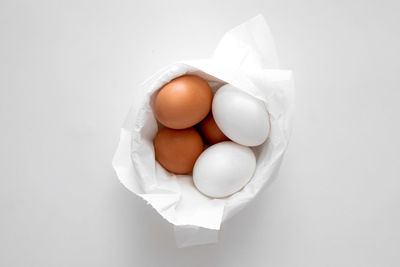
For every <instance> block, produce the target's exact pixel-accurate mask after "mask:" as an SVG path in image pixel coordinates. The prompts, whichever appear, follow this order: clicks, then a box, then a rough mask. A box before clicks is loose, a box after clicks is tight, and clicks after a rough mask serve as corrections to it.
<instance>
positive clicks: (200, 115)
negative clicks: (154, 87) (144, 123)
mask: <svg viewBox="0 0 400 267" xmlns="http://www.w3.org/2000/svg"><path fill="white" fill-rule="evenodd" d="M212 97H213V93H212V91H211V87H210V86H209V85H208V83H207V82H206V81H205V80H204V79H202V78H200V77H197V76H194V75H183V76H180V77H178V78H176V79H174V80H172V81H171V82H169V83H167V84H166V85H164V86H163V87H162V88H161V89H160V91H159V92H158V94H157V96H156V99H155V102H154V113H155V115H156V118H157V120H158V121H159V122H160V123H161V124H163V125H164V126H166V127H169V128H172V129H184V128H188V127H191V126H193V125H195V124H197V123H198V122H200V121H201V120H202V119H204V118H205V117H206V116H207V114H208V113H209V111H210V109H211V102H212Z"/></svg>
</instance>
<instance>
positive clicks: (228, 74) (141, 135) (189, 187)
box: [113, 15, 294, 247]
mask: <svg viewBox="0 0 400 267" xmlns="http://www.w3.org/2000/svg"><path fill="white" fill-rule="evenodd" d="M186 73H190V74H194V75H197V76H200V77H202V78H204V79H205V80H207V82H208V83H209V84H210V86H211V87H212V88H213V90H214V91H215V90H217V89H218V88H219V87H220V86H222V85H223V84H225V83H230V84H232V85H233V86H235V87H237V88H239V89H240V90H243V91H245V92H247V93H249V94H251V95H253V96H254V97H256V98H258V99H260V100H262V101H264V103H265V105H266V107H267V108H268V111H269V113H270V122H271V132H270V136H269V138H268V139H267V141H266V142H265V143H264V144H262V145H260V146H259V147H256V148H254V151H255V152H256V156H257V166H256V170H255V173H254V176H253V178H252V179H251V180H250V182H249V183H248V184H247V185H246V186H245V187H244V188H243V189H242V190H241V191H239V192H237V193H235V194H233V195H232V196H230V197H227V198H223V199H212V198H208V197H206V196H204V195H202V194H201V193H200V192H199V191H197V189H196V188H195V187H194V185H193V181H192V177H191V176H189V175H174V174H171V173H169V172H167V171H166V170H165V169H164V168H162V167H161V166H160V164H158V162H156V161H155V157H154V148H153V139H154V137H155V135H156V133H157V130H158V125H157V121H156V119H155V116H154V113H153V109H152V107H153V103H154V97H155V95H156V93H157V91H158V89H160V88H161V87H162V86H163V85H164V84H166V83H168V82H169V81H171V80H172V79H174V78H176V77H178V76H181V75H183V74H186ZM137 92H138V95H137V98H136V99H137V100H138V101H139V102H138V103H134V104H133V105H132V107H131V110H130V112H129V114H128V116H127V118H126V121H125V123H124V125H123V127H122V129H121V136H120V143H119V145H118V148H117V151H116V154H115V156H114V159H113V166H114V169H115V171H116V173H117V175H118V178H119V180H120V181H121V183H122V184H123V185H124V186H125V187H127V188H128V189H129V190H130V191H132V192H133V193H135V194H137V195H138V196H140V197H142V198H143V199H145V200H146V201H147V202H148V203H149V204H150V205H151V206H152V207H153V208H154V209H156V210H157V212H158V213H159V214H160V215H161V216H162V217H163V218H164V219H166V220H167V221H168V222H170V223H171V224H173V225H174V233H175V239H176V243H177V246H178V247H185V246H193V245H200V244H207V243H215V242H217V241H218V232H219V230H220V227H221V224H222V222H223V221H225V220H227V219H229V218H230V217H231V216H233V215H234V214H236V213H237V212H238V211H239V210H240V209H241V208H243V207H244V206H246V205H247V204H248V203H249V201H251V200H252V199H253V198H254V197H255V196H256V195H257V193H258V192H259V191H260V190H261V188H262V187H263V186H264V185H265V184H266V183H267V182H268V181H270V180H271V179H273V178H275V177H276V175H277V173H278V170H279V167H280V163H281V161H282V157H283V154H284V152H285V150H286V147H287V145H288V141H289V136H290V132H291V117H292V113H293V108H294V83H293V79H292V73H291V71H289V70H281V69H279V64H278V57H277V54H276V49H275V45H274V41H273V38H272V35H271V33H270V30H269V28H268V25H267V24H266V22H265V20H264V18H263V17H262V16H261V15H258V16H256V17H254V18H252V19H250V20H249V21H247V22H245V23H243V24H241V25H239V26H237V27H235V28H234V29H232V30H231V31H229V32H227V33H226V34H225V35H224V36H223V38H222V39H221V41H220V42H219V44H218V46H217V48H216V50H215V52H214V55H213V57H212V58H210V59H205V60H195V61H184V62H178V63H174V64H171V65H169V66H167V67H165V68H164V69H162V70H160V71H158V72H157V73H155V74H154V75H153V76H151V77H150V78H149V79H147V80H146V81H145V82H144V83H142V84H141V85H140V86H139V88H138V90H137Z"/></svg>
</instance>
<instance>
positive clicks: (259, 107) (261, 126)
mask: <svg viewBox="0 0 400 267" xmlns="http://www.w3.org/2000/svg"><path fill="white" fill-rule="evenodd" d="M212 113H213V116H214V120H215V122H216V123H217V125H218V128H219V129H220V130H221V131H222V132H223V133H224V134H225V135H226V136H227V137H228V138H229V139H231V140H233V141H235V142H236V143H238V144H241V145H244V146H258V145H261V144H262V143H264V142H265V140H266V139H267V137H268V134H269V115H268V112H267V109H266V105H265V103H264V102H262V101H260V100H259V99H255V98H254V97H252V96H250V95H249V94H247V93H245V92H243V91H240V90H238V89H237V88H235V87H233V86H232V85H230V84H226V85H224V86H222V87H221V88H220V89H219V90H218V91H217V92H216V93H215V96H214V98H213V102H212ZM232 118H234V119H232Z"/></svg>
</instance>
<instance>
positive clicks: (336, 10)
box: [0, 0, 400, 266]
mask: <svg viewBox="0 0 400 267" xmlns="http://www.w3.org/2000/svg"><path fill="white" fill-rule="evenodd" d="M181 3H183V1H181ZM185 3H187V2H185ZM211 6H212V8H211ZM399 8H400V6H399V3H398V2H397V1H362V2H359V1H352V2H349V1H294V0H293V1H281V2H272V1H246V4H243V2H242V1H229V4H228V1H224V2H222V1H218V3H216V2H215V1H202V2H201V3H200V2H193V4H191V5H189V4H184V5H179V3H178V2H176V1H172V2H171V1H168V3H167V2H165V3H158V4H155V3H154V2H153V1H149V2H146V3H144V2H143V3H135V2H132V1H113V2H111V1H109V2H99V1H72V2H71V1H64V2H62V3H60V2H58V3H57V2H55V1H48V2H44V1H34V2H31V1H25V2H23V1H2V2H0V21H1V23H0V39H1V42H0V59H1V60H0V122H1V126H2V128H1V129H2V130H1V132H0V148H1V149H0V162H1V171H2V176H1V179H0V210H1V220H0V237H1V239H0V253H1V255H0V265H1V266H188V265H191V266H243V265H247V266H399V265H400V256H399V254H398V250H399V246H400V227H399V225H400V214H399V212H400V194H399V190H400V180H399V173H400V157H399V152H398V151H399V149H400V141H399V136H400V127H399V125H398V114H399V112H400V106H399V104H398V101H399V98H400V91H399V90H398V88H399V84H400V76H399V75H398V70H399V69H400V58H399V53H398V47H400V38H399V36H398V33H399V30H400V29H399V28H400V26H399V17H398V14H399ZM258 13H262V14H264V15H265V17H266V18H267V20H268V23H269V25H270V27H271V30H272V32H273V34H274V37H275V41H276V44H277V48H278V54H279V59H280V63H281V66H282V67H283V68H288V69H293V70H294V73H295V79H296V91H297V101H296V104H297V109H296V110H297V113H296V117H295V125H294V131H293V136H292V139H291V144H290V146H289V150H288V153H287V154H286V158H285V160H284V163H283V165H282V168H281V172H280V177H279V179H278V180H276V181H275V182H274V183H273V184H272V185H271V186H269V187H268V188H267V189H266V190H264V192H262V193H261V195H260V196H259V197H258V199H256V201H254V202H253V203H251V204H250V205H249V206H248V207H247V209H245V210H243V211H242V212H241V214H240V216H235V217H233V218H232V220H230V221H229V222H228V223H227V224H226V225H224V229H223V230H222V233H221V236H220V242H219V243H218V244H216V245H210V246H202V247H193V248H187V249H177V248H176V247H175V244H174V239H173V233H172V232H171V231H170V230H171V229H170V225H169V224H167V223H166V222H165V221H164V220H163V219H162V218H161V217H160V216H159V215H158V214H156V212H155V211H153V210H151V209H149V208H148V207H146V206H145V205H144V204H143V201H142V200H140V199H139V198H137V197H135V196H133V195H132V194H131V193H130V192H129V191H128V190H126V189H125V188H123V186H122V185H120V184H119V182H118V181H117V179H115V174H114V172H113V170H112V167H111V165H110V160H111V158H112V155H113V153H114V150H115V146H116V144H117V142H118V137H119V136H118V135H119V127H120V125H121V123H122V121H123V119H124V116H125V114H126V112H127V107H129V106H130V104H131V100H132V99H131V98H132V96H133V92H132V91H131V88H132V86H133V85H135V84H138V83H140V82H141V81H142V80H143V79H144V78H145V77H148V76H149V75H150V74H152V73H153V72H154V71H156V70H157V69H158V68H160V67H162V66H164V65H166V64H168V63H170V62H173V61H177V60H182V59H187V58H192V57H194V56H195V55H198V56H199V58H202V57H206V56H208V55H209V54H210V53H212V49H213V48H214V46H215V44H216V42H217V41H218V38H219V37H220V35H221V34H222V33H223V32H225V31H226V30H228V29H230V28H231V27H232V26H234V25H236V24H238V23H240V22H241V21H244V20H246V19H248V18H250V17H252V16H253V15H256V14H258ZM149 14H150V15H149ZM182 21H184V23H182ZM177 45H179V49H177ZM173 50H177V53H171V51H173ZM127 233H128V234H127Z"/></svg>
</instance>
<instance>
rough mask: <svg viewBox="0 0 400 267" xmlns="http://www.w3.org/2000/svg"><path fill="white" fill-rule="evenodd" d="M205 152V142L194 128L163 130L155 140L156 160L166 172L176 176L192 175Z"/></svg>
mask: <svg viewBox="0 0 400 267" xmlns="http://www.w3.org/2000/svg"><path fill="white" fill-rule="evenodd" d="M203 150H204V144H203V140H202V139H201V136H200V134H199V133H198V132H197V131H196V130H195V129H194V128H188V129H184V130H174V129H169V128H162V129H161V130H160V131H159V132H158V133H157V135H156V137H155V138H154V152H155V158H156V160H157V161H158V162H159V163H160V164H161V166H163V167H164V168H165V169H166V170H168V171H170V172H173V173H176V174H186V173H190V172H191V171H192V170H193V166H194V164H195V162H196V159H197V158H198V157H199V156H200V154H201V152H203Z"/></svg>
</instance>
